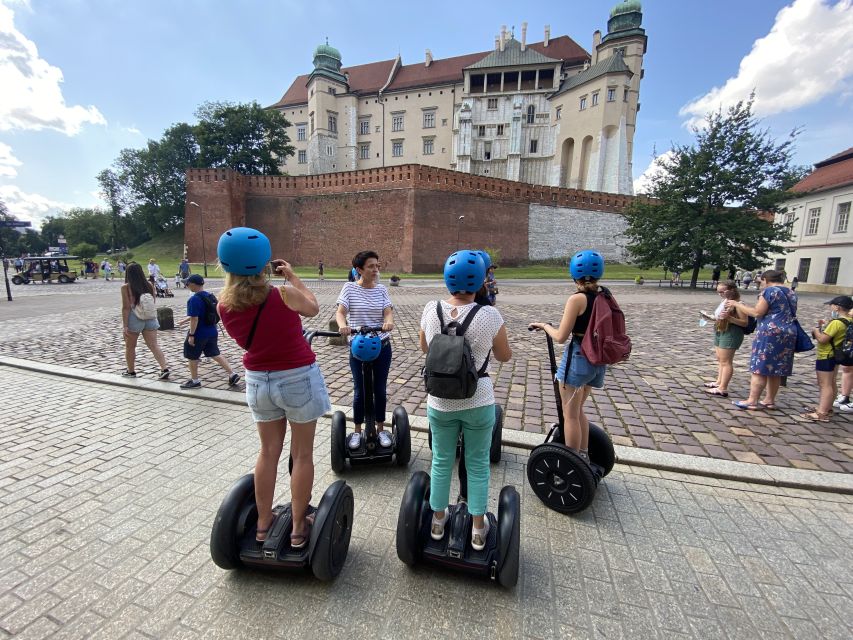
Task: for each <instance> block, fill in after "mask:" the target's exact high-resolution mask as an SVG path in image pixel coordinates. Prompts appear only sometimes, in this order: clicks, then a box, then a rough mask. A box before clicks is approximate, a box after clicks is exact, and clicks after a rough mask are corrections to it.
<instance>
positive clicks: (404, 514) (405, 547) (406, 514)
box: [397, 471, 429, 567]
mask: <svg viewBox="0 0 853 640" xmlns="http://www.w3.org/2000/svg"><path fill="white" fill-rule="evenodd" d="M428 500H429V475H428V474H427V473H426V472H425V471H417V472H415V473H414V474H412V477H411V478H410V479H409V483H408V484H407V485H406V491H405V493H403V500H402V502H401V503H400V515H399V516H397V557H398V558H400V560H402V561H403V562H405V563H406V564H407V565H409V566H410V567H411V566H414V565H415V563H417V561H418V560H420V558H421V540H420V532H421V521H422V520H423V514H424V509H425V508H426V506H425V505H427V501H428Z"/></svg>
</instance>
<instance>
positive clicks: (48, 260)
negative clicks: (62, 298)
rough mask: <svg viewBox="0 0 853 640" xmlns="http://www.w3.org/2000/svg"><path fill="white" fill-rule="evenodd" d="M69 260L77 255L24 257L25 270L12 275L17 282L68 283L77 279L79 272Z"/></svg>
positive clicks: (14, 281) (74, 258)
mask: <svg viewBox="0 0 853 640" xmlns="http://www.w3.org/2000/svg"><path fill="white" fill-rule="evenodd" d="M69 260H77V256H35V257H29V258H24V270H23V271H21V272H20V273H16V274H15V275H14V276H12V282H13V283H15V284H29V283H30V282H41V283H42V284H44V283H45V282H61V283H62V284H66V283H68V282H74V281H75V280H76V279H77V272H76V271H74V270H72V269H70V268H69V267H68V261H69Z"/></svg>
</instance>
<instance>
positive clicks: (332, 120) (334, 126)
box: [329, 113, 338, 133]
mask: <svg viewBox="0 0 853 640" xmlns="http://www.w3.org/2000/svg"><path fill="white" fill-rule="evenodd" d="M329 131H331V132H332V133H337V132H338V116H336V115H335V114H333V113H330V114H329Z"/></svg>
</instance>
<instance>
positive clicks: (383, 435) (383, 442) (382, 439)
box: [377, 430, 393, 449]
mask: <svg viewBox="0 0 853 640" xmlns="http://www.w3.org/2000/svg"><path fill="white" fill-rule="evenodd" d="M377 437H378V438H379V446H380V447H384V448H386V449H387V448H389V447H390V446H391V444H393V443H392V442H391V436H390V435H388V432H387V431H384V430H383V431H380V432H379V434H378V436H377Z"/></svg>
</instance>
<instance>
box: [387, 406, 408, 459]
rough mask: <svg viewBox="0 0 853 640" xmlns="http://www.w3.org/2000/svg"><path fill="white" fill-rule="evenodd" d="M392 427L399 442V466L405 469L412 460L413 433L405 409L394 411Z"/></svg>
mask: <svg viewBox="0 0 853 640" xmlns="http://www.w3.org/2000/svg"><path fill="white" fill-rule="evenodd" d="M391 426H392V427H393V429H394V437H395V439H396V441H397V452H396V454H397V455H396V462H397V466H399V467H405V466H406V465H408V464H409V460H411V459H412V433H411V430H410V429H409V414H408V413H406V410H405V409H404V408H403V407H397V408H396V409H394V414H393V416H392V418H391Z"/></svg>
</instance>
